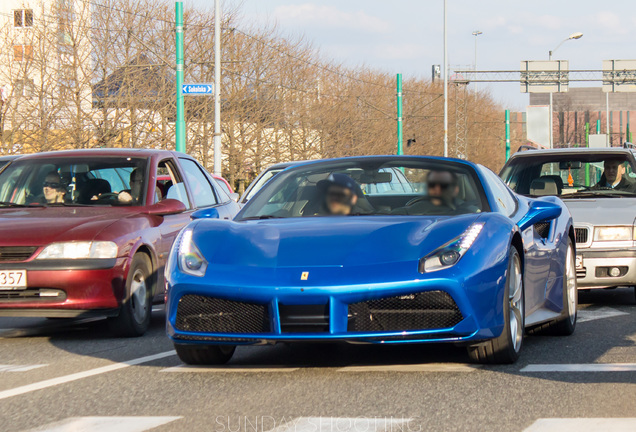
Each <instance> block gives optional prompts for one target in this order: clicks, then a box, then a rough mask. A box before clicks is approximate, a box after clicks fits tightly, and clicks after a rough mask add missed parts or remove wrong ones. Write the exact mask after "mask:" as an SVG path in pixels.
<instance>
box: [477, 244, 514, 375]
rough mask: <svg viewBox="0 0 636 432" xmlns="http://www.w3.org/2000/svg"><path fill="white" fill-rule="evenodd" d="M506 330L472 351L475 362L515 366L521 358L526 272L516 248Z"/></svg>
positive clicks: (508, 289)
mask: <svg viewBox="0 0 636 432" xmlns="http://www.w3.org/2000/svg"><path fill="white" fill-rule="evenodd" d="M503 302H504V304H503V315H504V328H503V331H502V332H501V335H499V337H497V338H495V339H491V340H488V341H486V342H482V343H479V344H476V345H472V346H469V347H468V355H469V356H470V358H471V360H473V361H475V362H478V363H486V364H500V363H514V362H515V361H517V359H518V358H519V353H520V352H521V345H522V344H523V335H524V331H525V298H524V290H523V271H522V269H521V258H520V257H519V251H517V248H515V247H514V246H511V247H510V251H509V253H508V271H507V272H506V287H505V290H504V299H503Z"/></svg>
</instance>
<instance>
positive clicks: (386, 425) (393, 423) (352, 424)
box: [269, 417, 413, 432]
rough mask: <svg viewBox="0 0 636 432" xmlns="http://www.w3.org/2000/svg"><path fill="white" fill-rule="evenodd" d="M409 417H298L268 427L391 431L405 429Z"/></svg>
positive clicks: (309, 431) (289, 431) (280, 431)
mask: <svg viewBox="0 0 636 432" xmlns="http://www.w3.org/2000/svg"><path fill="white" fill-rule="evenodd" d="M412 420H413V419H410V418H393V417H372V418H366V417H352V418H338V417H298V418H296V419H294V420H292V421H291V422H289V423H287V422H284V423H283V424H280V425H278V426H276V427H275V428H274V429H270V430H269V432H360V431H364V432H376V431H377V432H380V431H383V432H391V431H405V430H407V429H408V428H407V426H406V424H407V423H409V422H410V421H412Z"/></svg>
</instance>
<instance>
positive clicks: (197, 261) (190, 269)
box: [177, 229, 208, 276]
mask: <svg viewBox="0 0 636 432" xmlns="http://www.w3.org/2000/svg"><path fill="white" fill-rule="evenodd" d="M177 257H178V261H179V269H180V270H181V271H182V272H184V273H187V274H189V275H192V276H204V275H205V270H206V269H207V267H208V262H207V261H206V260H205V258H203V254H201V251H200V250H199V248H198V247H197V245H195V244H194V241H193V240H192V230H191V229H185V230H184V231H183V232H182V233H181V238H180V239H179V249H178V251H177Z"/></svg>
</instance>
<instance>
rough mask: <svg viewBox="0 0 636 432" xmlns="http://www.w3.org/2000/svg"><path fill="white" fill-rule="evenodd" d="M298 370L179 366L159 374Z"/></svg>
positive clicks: (285, 368) (272, 367) (284, 368)
mask: <svg viewBox="0 0 636 432" xmlns="http://www.w3.org/2000/svg"><path fill="white" fill-rule="evenodd" d="M298 369H300V368H297V367H287V366H241V365H228V366H221V367H219V366H189V365H181V366H174V367H169V368H166V369H161V370H160V371H159V372H181V373H188V372H196V373H202V372H203V373H205V372H208V373H225V372H232V373H242V372H248V373H260V372H295V371H297V370H298Z"/></svg>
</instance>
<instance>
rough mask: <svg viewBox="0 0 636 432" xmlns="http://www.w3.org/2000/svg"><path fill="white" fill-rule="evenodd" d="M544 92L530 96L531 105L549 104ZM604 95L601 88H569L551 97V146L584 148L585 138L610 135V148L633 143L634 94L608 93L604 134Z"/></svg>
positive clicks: (635, 102) (635, 97) (635, 104)
mask: <svg viewBox="0 0 636 432" xmlns="http://www.w3.org/2000/svg"><path fill="white" fill-rule="evenodd" d="M548 104H549V95H548V94H547V93H531V94H530V105H531V106H535V105H548ZM606 108H607V107H606V93H605V92H603V91H602V89H601V87H570V89H569V90H568V91H567V92H565V93H554V94H553V118H552V125H553V139H554V147H574V146H585V145H586V144H587V141H586V136H587V135H589V134H596V133H601V134H605V133H609V143H610V146H614V147H615V146H622V145H623V143H624V142H625V141H630V142H631V141H632V132H633V125H632V124H631V121H632V120H636V117H634V115H635V114H636V93H609V131H607V114H608V113H607V112H606Z"/></svg>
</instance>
